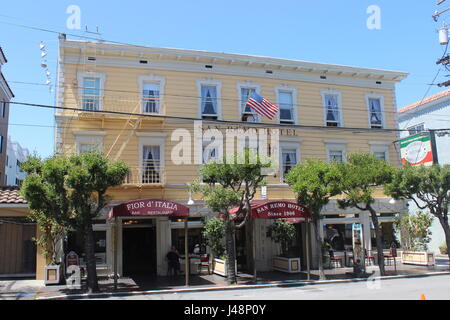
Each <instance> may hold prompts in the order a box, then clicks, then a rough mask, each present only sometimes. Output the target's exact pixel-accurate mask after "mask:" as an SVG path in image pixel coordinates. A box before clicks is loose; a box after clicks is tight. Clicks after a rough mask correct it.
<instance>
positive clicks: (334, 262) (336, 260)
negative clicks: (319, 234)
mask: <svg viewBox="0 0 450 320" xmlns="http://www.w3.org/2000/svg"><path fill="white" fill-rule="evenodd" d="M329 254H330V268H331V266H333V267H335V266H336V265H337V264H338V263H339V264H340V266H341V268H342V267H343V264H342V258H341V257H335V256H334V252H333V250H330V251H329Z"/></svg>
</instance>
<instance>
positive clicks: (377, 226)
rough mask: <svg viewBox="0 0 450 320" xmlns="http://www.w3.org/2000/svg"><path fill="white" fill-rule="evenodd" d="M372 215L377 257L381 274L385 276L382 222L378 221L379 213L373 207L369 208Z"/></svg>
mask: <svg viewBox="0 0 450 320" xmlns="http://www.w3.org/2000/svg"><path fill="white" fill-rule="evenodd" d="M369 211H370V216H371V217H372V223H373V226H374V228H375V237H376V242H377V258H378V267H379V268H380V275H381V276H385V275H386V270H385V268H384V253H383V242H382V241H381V240H382V239H381V230H380V223H379V222H378V217H377V213H376V212H375V210H373V208H372V207H370V208H369ZM369 241H370V239H369Z"/></svg>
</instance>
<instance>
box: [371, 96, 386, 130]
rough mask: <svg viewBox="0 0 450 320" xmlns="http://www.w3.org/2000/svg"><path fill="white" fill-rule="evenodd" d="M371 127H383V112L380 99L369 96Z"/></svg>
mask: <svg viewBox="0 0 450 320" xmlns="http://www.w3.org/2000/svg"><path fill="white" fill-rule="evenodd" d="M369 112H370V127H371V128H382V127H383V114H382V112H381V101H380V99H374V98H369Z"/></svg>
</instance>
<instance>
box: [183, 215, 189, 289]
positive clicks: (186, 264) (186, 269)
mask: <svg viewBox="0 0 450 320" xmlns="http://www.w3.org/2000/svg"><path fill="white" fill-rule="evenodd" d="M189 267H190V263H189V252H188V218H186V219H185V220H184V273H185V275H186V286H189Z"/></svg>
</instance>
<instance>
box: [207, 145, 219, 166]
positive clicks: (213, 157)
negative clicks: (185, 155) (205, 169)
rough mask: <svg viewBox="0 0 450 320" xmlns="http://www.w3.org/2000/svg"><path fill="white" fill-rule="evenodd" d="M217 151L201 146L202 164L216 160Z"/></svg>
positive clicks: (213, 148) (217, 156)
mask: <svg viewBox="0 0 450 320" xmlns="http://www.w3.org/2000/svg"><path fill="white" fill-rule="evenodd" d="M218 158H219V151H218V150H217V148H215V147H210V146H209V145H204V146H203V163H208V162H209V161H214V160H218Z"/></svg>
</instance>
